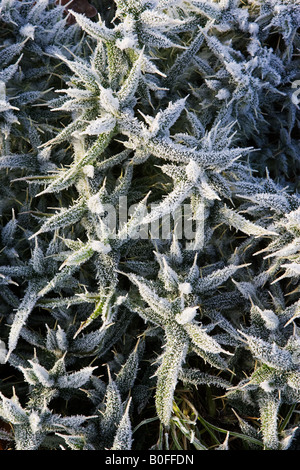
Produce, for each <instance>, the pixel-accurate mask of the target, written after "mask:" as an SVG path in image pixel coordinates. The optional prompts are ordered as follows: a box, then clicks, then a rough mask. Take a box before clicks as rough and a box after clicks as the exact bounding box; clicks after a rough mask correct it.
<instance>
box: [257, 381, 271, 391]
mask: <svg viewBox="0 0 300 470" xmlns="http://www.w3.org/2000/svg"><path fill="white" fill-rule="evenodd" d="M260 387H261V388H262V389H263V390H264V391H265V392H267V393H271V392H273V390H274V387H272V386H271V385H270V382H269V381H268V380H264V381H263V382H261V383H260Z"/></svg>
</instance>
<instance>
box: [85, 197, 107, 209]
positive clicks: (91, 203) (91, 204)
mask: <svg viewBox="0 0 300 470" xmlns="http://www.w3.org/2000/svg"><path fill="white" fill-rule="evenodd" d="M87 205H88V208H89V210H90V211H91V212H92V213H93V214H103V213H104V207H103V204H102V202H101V200H100V197H99V194H95V195H94V196H92V197H90V198H89V200H88V202H87Z"/></svg>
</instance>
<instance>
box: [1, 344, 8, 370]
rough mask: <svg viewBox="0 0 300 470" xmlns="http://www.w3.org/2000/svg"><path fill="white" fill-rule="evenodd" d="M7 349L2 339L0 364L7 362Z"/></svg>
mask: <svg viewBox="0 0 300 470" xmlns="http://www.w3.org/2000/svg"><path fill="white" fill-rule="evenodd" d="M6 355H7V349H6V346H5V343H4V341H2V340H1V339H0V364H5V362H6V359H5V358H6Z"/></svg>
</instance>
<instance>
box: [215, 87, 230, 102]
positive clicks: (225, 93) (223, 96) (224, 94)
mask: <svg viewBox="0 0 300 470" xmlns="http://www.w3.org/2000/svg"><path fill="white" fill-rule="evenodd" d="M216 98H218V100H227V99H228V98H230V91H229V90H227V88H221V90H219V91H218V93H217V94H216Z"/></svg>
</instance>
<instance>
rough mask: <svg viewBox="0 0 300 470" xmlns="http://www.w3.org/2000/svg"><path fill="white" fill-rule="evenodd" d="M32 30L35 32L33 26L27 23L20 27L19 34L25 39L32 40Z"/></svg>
mask: <svg viewBox="0 0 300 470" xmlns="http://www.w3.org/2000/svg"><path fill="white" fill-rule="evenodd" d="M34 30H35V26H33V25H32V24H30V23H28V24H25V25H24V26H22V28H21V29H20V34H21V35H22V36H24V37H25V38H30V39H34Z"/></svg>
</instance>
